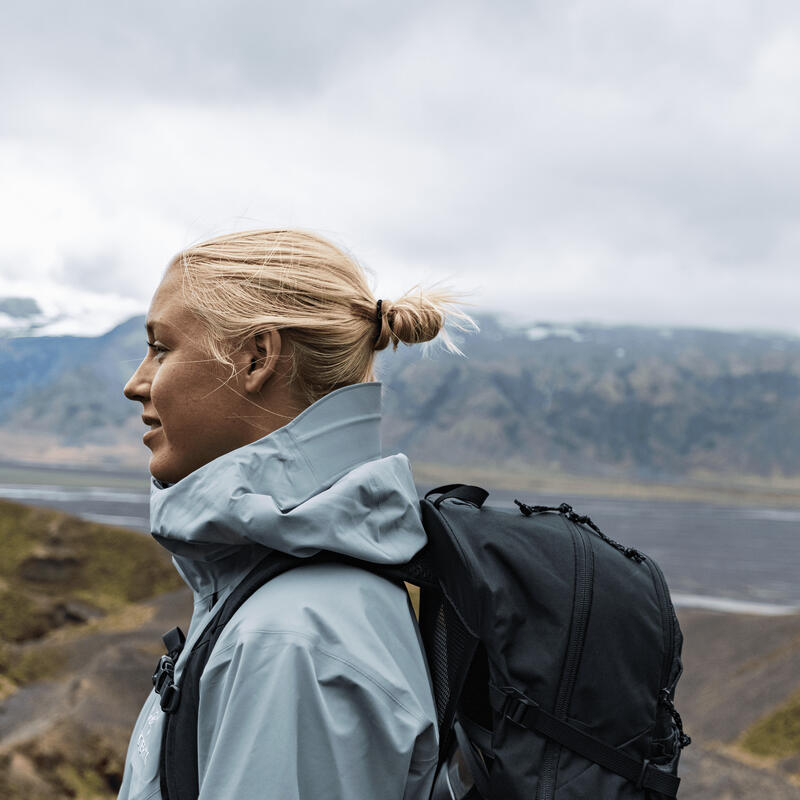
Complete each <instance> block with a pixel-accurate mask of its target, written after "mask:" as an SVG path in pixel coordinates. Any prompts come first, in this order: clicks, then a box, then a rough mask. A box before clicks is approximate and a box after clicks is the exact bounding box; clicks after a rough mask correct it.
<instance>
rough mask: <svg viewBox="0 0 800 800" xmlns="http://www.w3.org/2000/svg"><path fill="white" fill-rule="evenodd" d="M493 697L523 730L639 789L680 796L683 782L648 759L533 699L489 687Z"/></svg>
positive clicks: (498, 709)
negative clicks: (625, 750) (608, 741)
mask: <svg viewBox="0 0 800 800" xmlns="http://www.w3.org/2000/svg"><path fill="white" fill-rule="evenodd" d="M489 694H490V697H491V702H492V705H493V706H494V707H495V709H496V710H497V711H498V712H500V713H501V714H503V715H505V716H507V717H508V718H509V719H510V720H511V721H512V722H514V723H515V724H517V725H519V726H520V727H522V728H528V729H529V730H534V731H537V732H538V733H541V734H542V735H543V736H547V737H548V738H550V739H553V740H554V741H556V742H558V743H559V744H561V745H563V746H564V747H567V748H569V749H570V750H572V751H573V752H575V753H578V754H579V755H581V756H583V757H584V758H588V759H589V760H590V761H594V762H595V763H596V764H599V765H600V766H601V767H605V768H606V769H608V770H611V772H614V773H616V774H617V775H621V776H622V777H623V778H626V779H627V780H629V781H630V782H631V783H633V784H635V785H636V787H637V788H638V789H642V788H644V789H650V790H652V791H655V792H661V793H662V794H665V795H666V796H667V797H676V796H677V794H678V786H679V785H680V782H681V779H680V778H678V777H677V776H676V775H670V774H669V773H666V772H663V771H662V770H660V769H658V768H657V767H656V766H655V765H653V764H651V763H650V761H649V760H648V759H645V760H644V761H639V760H638V759H636V758H633V757H632V756H629V755H627V754H626V753H623V752H622V751H621V750H618V749H617V748H616V747H611V746H610V745H607V744H606V743H605V742H601V741H600V740H599V739H595V738H594V736H590V735H589V734H587V733H584V732H583V731H581V730H579V729H578V728H576V727H574V726H572V725H570V724H569V723H568V722H565V721H564V720H561V719H558V718H557V717H555V716H553V715H552V714H550V713H549V712H547V711H545V710H544V709H543V708H541V707H540V706H538V705H537V704H536V703H534V702H533V701H532V700H530V699H529V698H525V699H523V698H521V697H520V696H519V695H516V694H507V693H505V692H502V691H500V690H499V689H497V688H496V687H494V686H490V687H489Z"/></svg>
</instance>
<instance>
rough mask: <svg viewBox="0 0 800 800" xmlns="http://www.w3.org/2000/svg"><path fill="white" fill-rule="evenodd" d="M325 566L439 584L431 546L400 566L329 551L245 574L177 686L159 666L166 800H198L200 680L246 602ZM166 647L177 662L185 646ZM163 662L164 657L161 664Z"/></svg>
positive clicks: (267, 562)
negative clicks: (285, 579) (297, 571)
mask: <svg viewBox="0 0 800 800" xmlns="http://www.w3.org/2000/svg"><path fill="white" fill-rule="evenodd" d="M320 563H338V564H342V563H343V564H350V565H352V566H357V567H360V568H361V569H366V570H368V571H369V572H373V573H375V574H377V575H380V576H381V577H383V578H386V579H388V580H391V581H394V582H395V583H401V582H402V581H408V582H409V583H414V584H417V585H420V586H430V585H434V584H435V582H436V577H435V574H434V572H433V567H432V564H431V562H430V557H429V554H428V552H427V548H424V549H423V550H422V551H420V553H418V554H417V555H416V556H414V558H413V559H412V560H411V561H410V562H408V563H407V564H401V565H381V564H373V563H370V562H366V561H360V560H359V559H357V558H352V557H348V556H343V555H340V554H337V553H331V552H324V551H323V552H320V553H317V554H316V555H314V556H310V557H306V558H301V557H298V556H291V555H288V554H286V553H280V552H277V551H271V552H270V553H268V554H267V555H266V556H265V557H264V558H263V559H262V560H261V561H259V562H258V563H257V564H256V565H255V566H254V567H253V568H252V569H251V570H250V572H248V573H247V575H245V577H244V578H243V579H242V580H241V581H240V582H239V584H238V585H237V586H236V588H235V589H234V590H233V592H231V594H230V595H229V596H228V597H227V599H226V600H225V602H224V603H223V604H222V607H221V608H220V609H219V611H217V613H216V614H215V615H214V617H213V619H211V621H210V622H209V623H208V624H207V625H206V627H205V629H204V630H203V632H202V634H200V636H199V638H198V639H197V642H196V643H195V644H194V646H193V647H192V650H191V652H190V653H189V655H188V657H187V659H186V663H185V664H184V668H183V673H182V675H181V679H180V682H179V683H172V682H170V681H169V679H167V680H166V681H164V680H163V676H164V674H165V671H164V670H163V669H161V667H159V669H160V674H161V676H162V681H161V684H157V688H156V690H157V691H158V692H159V694H160V695H161V707H162V709H163V710H164V711H165V712H166V713H167V717H166V720H165V721H164V732H163V736H162V740H161V756H160V761H159V768H160V769H159V771H160V780H161V795H162V797H163V800H197V796H198V794H199V791H200V789H199V783H198V764H197V710H198V706H199V703H200V677H201V675H202V674H203V670H204V669H205V666H206V663H207V662H208V659H209V657H210V656H211V651H212V650H213V649H214V645H215V644H216V643H217V640H218V639H219V637H220V634H221V633H222V631H223V629H224V627H225V625H227V624H228V622H229V621H230V620H231V618H232V617H233V615H234V614H235V613H236V612H237V611H238V610H239V609H240V608H241V607H242V605H243V604H244V603H245V601H246V600H247V599H248V598H249V597H251V596H252V595H253V594H254V593H255V592H256V591H257V590H258V589H259V588H260V587H261V586H263V585H264V584H265V583H267V581H270V580H272V579H273V578H277V577H278V575H281V574H283V573H284V572H287V571H288V570H290V569H294V568H295V567H300V566H307V565H310V564H320ZM171 633H172V632H170V634H171ZM170 634H167V636H169V635H170ZM165 642H166V639H165ZM182 644H183V643H182V642H181V645H182ZM167 648H168V650H170V656H172V660H177V656H178V654H179V652H180V648H173V647H172V646H171V645H170V644H169V643H167ZM164 658H165V657H164V656H162V662H163V661H164ZM159 664H161V662H159ZM157 674H159V671H157ZM154 682H155V676H154Z"/></svg>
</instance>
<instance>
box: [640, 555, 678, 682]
mask: <svg viewBox="0 0 800 800" xmlns="http://www.w3.org/2000/svg"><path fill="white" fill-rule="evenodd" d="M644 560H645V563H646V564H647V566H648V567H649V569H650V574H651V575H652V576H653V583H654V584H655V587H656V594H657V595H658V605H659V606H660V608H661V622H662V627H663V628H664V660H663V662H662V664H661V682H660V683H659V685H658V688H659V689H662V688H665V687H666V685H667V681H668V680H669V671H670V667H671V666H672V660H673V653H672V650H673V648H674V647H675V637H674V631H673V628H672V614H671V610H670V600H669V589H668V588H667V581H666V579H665V578H664V573H663V572H662V571H661V567H659V566H658V564H656V562H655V561H651V560H650V559H649V558H646V557H645V559H644Z"/></svg>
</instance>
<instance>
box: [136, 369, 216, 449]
mask: <svg viewBox="0 0 800 800" xmlns="http://www.w3.org/2000/svg"><path fill="white" fill-rule="evenodd" d="M150 397H151V400H152V401H153V406H154V408H155V411H156V414H157V415H158V418H159V419H160V420H161V424H162V426H163V428H164V433H165V434H166V435H167V437H168V438H171V439H172V440H173V444H178V443H179V440H183V441H182V444H184V445H189V446H191V445H192V444H195V445H200V446H202V442H203V441H204V440H208V439H213V438H214V437H215V435H216V434H217V433H218V430H217V429H222V430H224V428H225V427H226V426H225V423H224V418H225V416H226V411H229V409H227V408H226V406H225V403H224V401H225V399H227V393H226V391H225V390H224V389H221V388H220V385H219V381H217V380H215V379H214V377H213V376H212V375H209V373H208V371H207V370H204V369H202V370H201V369H198V367H197V366H196V365H193V364H175V363H173V364H170V363H164V364H163V365H162V366H161V367H160V368H159V370H158V373H157V374H156V376H155V378H154V379H153V383H152V385H151V388H150Z"/></svg>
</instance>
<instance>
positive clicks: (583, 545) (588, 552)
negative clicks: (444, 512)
mask: <svg viewBox="0 0 800 800" xmlns="http://www.w3.org/2000/svg"><path fill="white" fill-rule="evenodd" d="M566 524H567V527H568V528H569V530H570V533H571V534H572V543H573V547H574V549H575V604H574V606H573V609H572V623H571V625H570V638H569V643H568V644H567V656H566V659H565V661H564V669H563V670H562V673H561V681H560V683H559V686H558V695H557V697H556V706H555V710H554V712H553V713H554V714H555V715H556V716H557V717H558V718H559V719H564V718H565V717H566V716H567V709H568V708H569V702H570V699H571V697H572V689H573V687H574V686H575V678H576V676H577V674H578V667H579V665H580V662H581V655H582V653H583V641H584V639H585V638H586V625H587V622H588V619H589V609H590V607H591V603H592V585H593V582H594V569H593V564H592V546H591V544H590V543H589V542H588V541H587V534H586V533H585V532H584V531H583V530H581V528H579V527H578V526H577V525H575V524H572V523H566ZM560 752H561V745H560V744H558V742H555V741H553V740H552V739H549V740H548V741H547V744H546V745H545V754H544V763H543V765H542V779H541V782H540V783H539V791H538V792H537V794H536V797H537V800H552V798H553V795H554V794H555V785H556V776H557V773H558V769H557V765H558V757H559V754H560Z"/></svg>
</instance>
